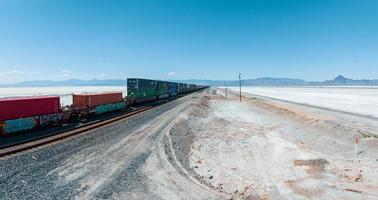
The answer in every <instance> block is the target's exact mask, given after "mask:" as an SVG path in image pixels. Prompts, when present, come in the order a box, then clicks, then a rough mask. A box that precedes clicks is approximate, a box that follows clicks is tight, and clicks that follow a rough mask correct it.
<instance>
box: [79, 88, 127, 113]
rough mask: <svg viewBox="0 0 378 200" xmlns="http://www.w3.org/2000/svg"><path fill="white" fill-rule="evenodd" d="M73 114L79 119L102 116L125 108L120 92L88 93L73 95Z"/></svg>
mask: <svg viewBox="0 0 378 200" xmlns="http://www.w3.org/2000/svg"><path fill="white" fill-rule="evenodd" d="M72 107H73V112H74V114H75V115H77V116H79V117H83V116H87V115H92V114H102V113H106V112H111V111H116V110H122V109H124V108H126V102H125V101H123V99H122V92H107V93H89V94H74V95H73V104H72Z"/></svg>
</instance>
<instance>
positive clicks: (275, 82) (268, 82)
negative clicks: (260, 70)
mask: <svg viewBox="0 0 378 200" xmlns="http://www.w3.org/2000/svg"><path fill="white" fill-rule="evenodd" d="M170 81H176V80H170ZM177 82H184V83H192V84H200V85H209V86H238V85H239V81H238V80H200V79H190V80H179V81H177ZM242 84H243V86H378V79H374V80H368V79H362V80H354V79H349V78H345V77H344V76H341V75H340V76H338V77H336V78H335V79H333V80H326V81H319V82H317V81H305V80H302V79H290V78H269V77H264V78H257V79H244V80H242ZM57 86H126V80H123V79H105V80H97V79H93V80H79V79H70V80H65V81H49V80H46V81H44V80H41V81H25V82H20V83H13V84H2V85H0V87H57Z"/></svg>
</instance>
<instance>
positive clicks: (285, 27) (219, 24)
mask: <svg viewBox="0 0 378 200" xmlns="http://www.w3.org/2000/svg"><path fill="white" fill-rule="evenodd" d="M238 72H241V73H242V74H243V77H244V78H256V77H287V78H301V79H306V80H324V79H332V78H334V77H335V76H337V75H339V74H343V75H345V76H347V77H351V78H369V79H373V78H378V1H375V0H371V1H363V0H362V1H348V0H334V1H332V0H314V1H310V0H288V1H285V0H277V1H273V0H261V1H253V0H246V1H243V0H236V1H232V0H230V1H223V0H176V1H174V0H170V1H169V0H167V1H163V0H160V1H158V0H130V1H127V0H123V1H121V0H119V1H116V0H114V1H111V0H109V1H103V0H101V1H97V0H61V1H60V0H55V1H52V0H2V1H0V82H2V83H4V82H18V81H23V80H35V79H50V80H64V79H71V78H79V79H92V78H97V79H109V78H126V77H147V78H157V79H192V78H199V79H236V78H237V73H238Z"/></svg>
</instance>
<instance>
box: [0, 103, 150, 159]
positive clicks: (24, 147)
mask: <svg viewBox="0 0 378 200" xmlns="http://www.w3.org/2000/svg"><path fill="white" fill-rule="evenodd" d="M154 107H155V106H145V107H142V108H139V109H137V110H134V111H131V112H128V113H125V114H122V115H119V116H116V117H113V118H111V119H106V120H102V121H99V122H95V123H89V124H86V125H83V126H81V127H80V128H77V129H73V130H69V131H66V132H63V133H58V134H55V135H52V136H46V137H43V138H38V139H33V140H29V141H27V142H24V143H21V144H17V145H14V146H10V147H6V148H3V149H0V158H2V157H6V156H10V155H14V154H18V153H21V152H25V151H28V150H31V149H35V148H38V147H42V146H45V145H48V144H52V143H55V142H58V141H61V140H64V139H67V138H70V137H73V136H76V135H80V134H84V133H85V132H87V131H89V130H92V129H96V128H100V127H104V126H106V125H109V124H112V123H114V122H117V121H121V120H123V119H126V118H129V117H131V116H134V115H137V114H140V113H142V112H145V111H147V110H150V109H152V108H154Z"/></svg>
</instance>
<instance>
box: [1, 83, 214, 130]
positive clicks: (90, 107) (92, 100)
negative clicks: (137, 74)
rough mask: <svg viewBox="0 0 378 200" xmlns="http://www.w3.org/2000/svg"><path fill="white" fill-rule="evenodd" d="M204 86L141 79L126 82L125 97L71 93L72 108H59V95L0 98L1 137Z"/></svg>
mask: <svg viewBox="0 0 378 200" xmlns="http://www.w3.org/2000/svg"><path fill="white" fill-rule="evenodd" d="M206 87H207V86H201V85H194V84H186V83H176V82H167V81H158V80H148V79H140V78H128V79H127V96H126V98H123V97H122V92H109V93H92V94H74V95H73V96H72V102H73V104H72V105H71V106H66V107H61V106H60V98H59V97H58V96H33V97H23V98H0V136H6V135H13V134H18V133H22V132H27V131H31V130H35V129H41V128H44V127H50V126H54V125H60V124H64V123H67V122H68V121H70V120H79V119H83V118H89V117H91V116H95V115H101V114H103V113H108V112H112V111H120V110H125V109H126V108H128V107H131V106H134V105H143V104H146V103H151V102H156V101H162V100H172V99H175V98H177V97H178V96H181V95H185V94H188V93H191V92H194V91H197V90H201V89H204V88H206Z"/></svg>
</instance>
